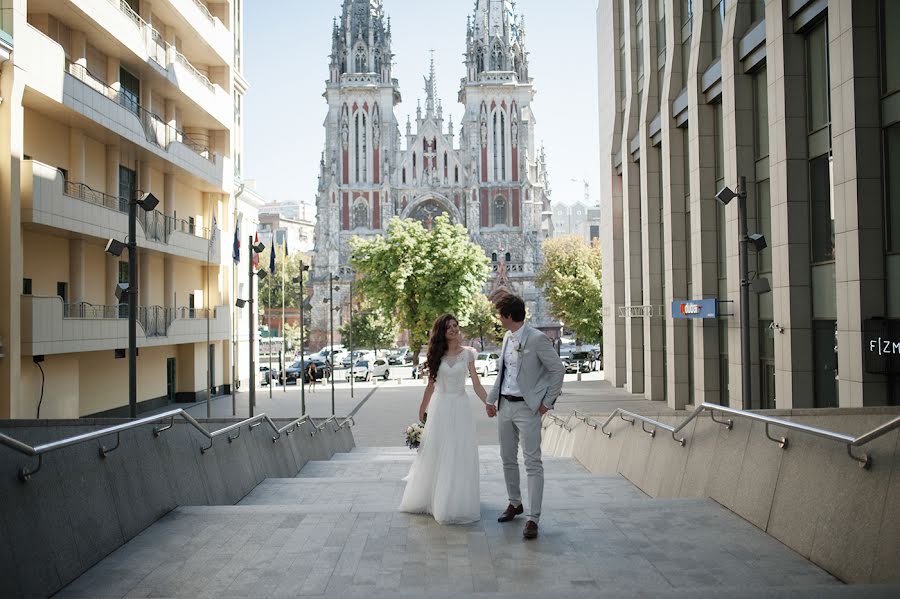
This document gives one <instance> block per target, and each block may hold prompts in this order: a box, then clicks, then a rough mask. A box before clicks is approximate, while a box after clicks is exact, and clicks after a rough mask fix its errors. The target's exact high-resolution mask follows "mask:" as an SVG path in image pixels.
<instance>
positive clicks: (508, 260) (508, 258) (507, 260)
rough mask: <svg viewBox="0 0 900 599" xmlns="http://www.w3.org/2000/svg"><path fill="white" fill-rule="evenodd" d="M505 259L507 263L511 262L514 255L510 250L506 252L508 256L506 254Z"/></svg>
mask: <svg viewBox="0 0 900 599" xmlns="http://www.w3.org/2000/svg"><path fill="white" fill-rule="evenodd" d="M504 260H506V263H507V264H509V263H510V261H511V260H512V256H511V255H510V253H509V252H506V256H504Z"/></svg>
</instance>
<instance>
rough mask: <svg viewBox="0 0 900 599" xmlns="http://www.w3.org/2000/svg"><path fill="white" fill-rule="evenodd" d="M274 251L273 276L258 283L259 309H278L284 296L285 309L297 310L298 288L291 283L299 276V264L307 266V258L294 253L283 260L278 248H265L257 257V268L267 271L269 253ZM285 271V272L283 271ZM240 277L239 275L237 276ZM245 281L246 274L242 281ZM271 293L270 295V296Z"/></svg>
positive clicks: (270, 274)
mask: <svg viewBox="0 0 900 599" xmlns="http://www.w3.org/2000/svg"><path fill="white" fill-rule="evenodd" d="M273 249H274V251H275V274H274V275H273V274H272V273H269V275H268V276H267V277H266V278H265V279H263V280H262V281H260V282H259V288H258V293H259V304H258V305H259V307H260V309H262V308H280V307H281V297H282V295H283V294H284V306H285V307H286V308H299V307H300V304H299V303H298V301H299V299H300V286H299V285H298V284H297V283H294V282H293V279H294V277H296V276H297V275H298V274H300V262H301V261H303V263H304V264H307V265H309V258H308V257H307V256H305V255H303V254H301V253H300V252H295V253H293V254H292V255H291V256H288V258H287V260H285V256H284V252H283V251H282V249H281V248H280V247H277V246H276V247H275V248H272V247H269V248H266V249H265V250H264V251H263V253H262V254H260V255H259V267H260V268H263V269H265V270H269V260H270V257H269V256H270V254H271V252H272V251H273ZM285 269H287V270H285ZM239 276H240V275H239ZM308 277H309V272H304V273H303V285H304V286H305V285H306V283H307V278H308ZM240 280H246V274H245V275H244V279H240ZM270 292H271V294H270Z"/></svg>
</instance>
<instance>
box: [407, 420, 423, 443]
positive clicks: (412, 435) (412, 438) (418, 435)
mask: <svg viewBox="0 0 900 599" xmlns="http://www.w3.org/2000/svg"><path fill="white" fill-rule="evenodd" d="M424 430H425V427H424V426H422V425H421V424H420V423H418V422H416V423H415V424H410V425H409V426H408V427H406V446H407V447H409V448H410V449H418V448H419V445H420V444H421V443H422V432H423V431H424Z"/></svg>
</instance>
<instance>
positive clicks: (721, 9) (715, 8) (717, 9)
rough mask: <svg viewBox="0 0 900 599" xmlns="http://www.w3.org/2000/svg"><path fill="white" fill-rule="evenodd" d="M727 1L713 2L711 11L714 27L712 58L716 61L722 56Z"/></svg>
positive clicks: (710, 16)
mask: <svg viewBox="0 0 900 599" xmlns="http://www.w3.org/2000/svg"><path fill="white" fill-rule="evenodd" d="M725 9H726V4H725V0H712V8H711V9H710V11H709V18H710V24H711V25H712V57H713V60H716V59H717V58H719V57H720V56H722V29H723V27H724V25H725Z"/></svg>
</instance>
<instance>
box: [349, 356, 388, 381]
mask: <svg viewBox="0 0 900 599" xmlns="http://www.w3.org/2000/svg"><path fill="white" fill-rule="evenodd" d="M351 374H352V375H353V378H354V379H355V380H357V381H371V380H372V379H375V378H379V377H381V378H383V379H384V380H388V377H390V376H391V372H390V370H389V369H388V363H387V360H386V359H384V358H372V359H363V360H357V361H356V364H355V365H354V366H353V369H352V370H347V377H346V378H347V380H348V381H349V380H350V376H351Z"/></svg>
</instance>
